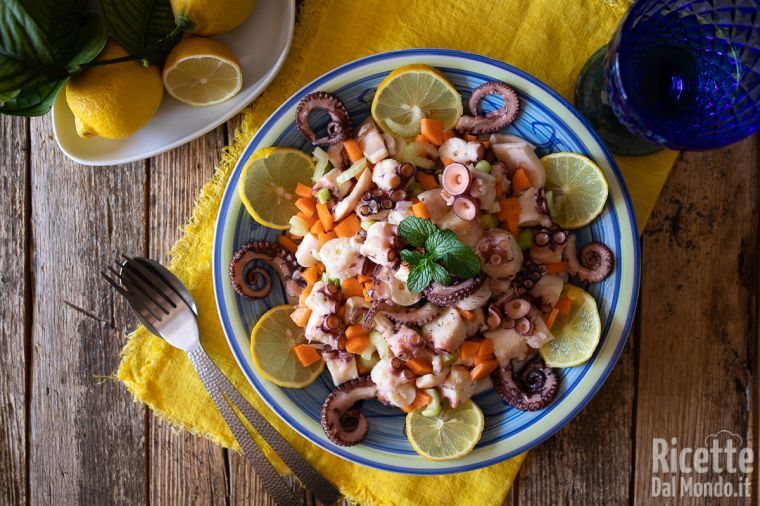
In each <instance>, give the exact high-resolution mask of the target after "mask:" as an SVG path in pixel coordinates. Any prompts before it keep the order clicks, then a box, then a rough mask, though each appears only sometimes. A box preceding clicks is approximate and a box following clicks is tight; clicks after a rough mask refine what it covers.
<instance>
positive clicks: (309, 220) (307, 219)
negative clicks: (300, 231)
mask: <svg viewBox="0 0 760 506" xmlns="http://www.w3.org/2000/svg"><path fill="white" fill-rule="evenodd" d="M296 216H298V217H299V218H301V219H302V220H303V221H305V222H306V224H307V225H308V226H309V227H311V226H312V225H314V222H315V221H317V217H316V216H314V215H313V214H312V215H311V216H309V215H307V214H305V213H304V212H303V211H298V214H296Z"/></svg>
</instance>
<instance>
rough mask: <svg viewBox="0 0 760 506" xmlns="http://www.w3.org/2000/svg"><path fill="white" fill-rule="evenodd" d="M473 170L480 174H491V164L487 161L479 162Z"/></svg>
mask: <svg viewBox="0 0 760 506" xmlns="http://www.w3.org/2000/svg"><path fill="white" fill-rule="evenodd" d="M475 170H477V171H480V172H487V173H489V174H490V173H491V164H490V163H488V160H480V161H479V162H478V163H476V164H475Z"/></svg>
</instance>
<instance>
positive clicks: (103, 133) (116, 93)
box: [66, 40, 164, 139]
mask: <svg viewBox="0 0 760 506" xmlns="http://www.w3.org/2000/svg"><path fill="white" fill-rule="evenodd" d="M122 56H127V52H126V51H125V50H124V48H122V47H121V46H120V45H119V44H118V43H116V42H115V41H113V40H111V41H109V42H108V44H106V47H105V49H103V51H102V52H101V53H100V55H98V58H97V60H96V61H100V60H110V59H113V58H121V57H122ZM163 95H164V87H163V84H162V82H161V71H160V70H159V68H158V67H157V66H155V65H151V66H150V67H148V68H145V67H144V66H143V65H142V64H141V63H140V62H139V61H126V62H121V63H112V64H107V65H99V66H94V67H89V68H87V69H85V70H84V71H83V72H82V73H81V74H78V75H76V76H74V77H73V78H71V79H70V80H69V82H68V83H67V84H66V103H68V104H69V108H70V109H71V112H72V113H74V122H75V125H76V130H77V133H78V134H79V136H80V137H83V138H87V137H91V136H100V137H105V138H106V139H121V138H123V137H129V136H130V135H132V134H133V133H135V132H136V131H137V130H139V129H140V128H142V127H143V126H145V124H146V123H147V122H148V121H150V119H151V118H152V117H153V115H154V114H156V111H157V110H158V106H159V105H160V104H161V98H162V97H163Z"/></svg>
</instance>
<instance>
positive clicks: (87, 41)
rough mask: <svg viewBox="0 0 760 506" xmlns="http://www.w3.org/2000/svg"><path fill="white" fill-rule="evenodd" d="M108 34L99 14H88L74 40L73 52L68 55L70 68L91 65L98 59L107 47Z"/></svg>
mask: <svg viewBox="0 0 760 506" xmlns="http://www.w3.org/2000/svg"><path fill="white" fill-rule="evenodd" d="M107 39H108V32H107V31H106V25H105V24H103V20H102V19H101V18H100V16H98V15H97V14H86V15H85V16H84V17H83V18H82V24H81V27H80V29H79V30H78V32H77V37H76V38H75V39H74V40H73V43H72V46H71V50H70V52H69V54H67V55H66V57H67V59H66V62H67V66H68V67H69V68H74V67H78V66H79V65H82V64H84V63H89V62H91V61H92V60H94V59H95V57H97V56H98V55H99V54H100V52H101V51H103V48H104V47H105V46H106V41H107Z"/></svg>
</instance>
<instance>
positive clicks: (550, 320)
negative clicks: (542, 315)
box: [546, 307, 559, 329]
mask: <svg viewBox="0 0 760 506" xmlns="http://www.w3.org/2000/svg"><path fill="white" fill-rule="evenodd" d="M557 314H559V309H557V308H556V307H555V308H554V309H552V310H551V312H550V313H549V316H547V317H546V326H547V327H548V328H550V329H551V328H552V325H554V320H556V319H557Z"/></svg>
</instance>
